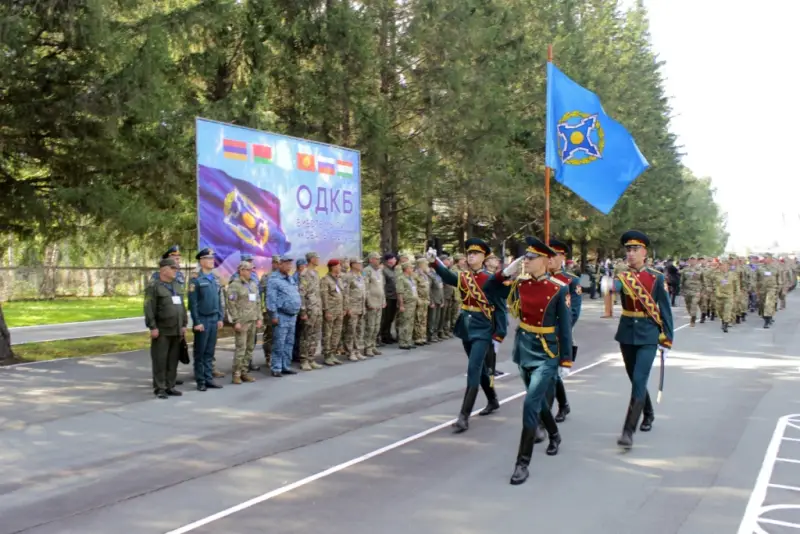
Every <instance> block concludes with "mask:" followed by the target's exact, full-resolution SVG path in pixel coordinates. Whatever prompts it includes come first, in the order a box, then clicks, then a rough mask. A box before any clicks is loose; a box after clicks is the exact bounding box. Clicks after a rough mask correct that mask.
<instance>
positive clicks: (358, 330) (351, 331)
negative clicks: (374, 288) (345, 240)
mask: <svg viewBox="0 0 800 534" xmlns="http://www.w3.org/2000/svg"><path fill="white" fill-rule="evenodd" d="M363 267H364V266H363V264H362V262H361V260H360V259H358V258H350V271H349V272H348V273H347V275H345V278H344V285H345V286H346V290H345V310H346V314H345V317H347V323H346V324H347V330H346V331H345V332H344V333H343V334H342V338H343V339H344V350H345V353H347V355H348V356H347V358H348V359H349V360H350V361H351V362H356V361H359V360H366V359H367V358H366V357H365V354H364V352H365V351H364V321H365V318H364V312H365V311H366V309H367V307H366V302H367V288H366V282H365V280H364V274H363V272H362V268H363Z"/></svg>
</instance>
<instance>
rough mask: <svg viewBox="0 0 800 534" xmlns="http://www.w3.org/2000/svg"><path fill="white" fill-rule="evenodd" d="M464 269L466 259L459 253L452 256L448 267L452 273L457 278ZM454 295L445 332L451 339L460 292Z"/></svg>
mask: <svg viewBox="0 0 800 534" xmlns="http://www.w3.org/2000/svg"><path fill="white" fill-rule="evenodd" d="M466 268H467V257H466V256H464V255H463V254H462V253H460V252H457V253H455V254H453V266H452V267H450V270H451V271H453V272H454V273H455V274H456V276H458V273H460V272H461V271H464V270H466ZM454 293H455V294H454V298H453V304H452V307H451V308H450V313H451V315H450V324H449V325H448V327H447V331H448V333H449V334H450V336H449V337H453V335H454V334H453V330H454V329H455V327H456V321H458V316H459V315H460V314H461V292H460V291H454Z"/></svg>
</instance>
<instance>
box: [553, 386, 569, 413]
mask: <svg viewBox="0 0 800 534" xmlns="http://www.w3.org/2000/svg"><path fill="white" fill-rule="evenodd" d="M556 400H557V401H558V413H557V414H556V419H555V420H556V423H563V422H564V420H565V419H566V418H567V415H569V412H570V411H571V410H570V409H569V402H567V390H566V389H565V388H564V382H562V381H561V380H556Z"/></svg>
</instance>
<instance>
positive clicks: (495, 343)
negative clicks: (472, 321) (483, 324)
mask: <svg viewBox="0 0 800 534" xmlns="http://www.w3.org/2000/svg"><path fill="white" fill-rule="evenodd" d="M492 347H494V353H495V354H497V353H498V352H499V351H500V342H499V341H495V340H494V339H493V340H492Z"/></svg>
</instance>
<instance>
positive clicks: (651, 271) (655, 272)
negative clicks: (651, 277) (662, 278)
mask: <svg viewBox="0 0 800 534" xmlns="http://www.w3.org/2000/svg"><path fill="white" fill-rule="evenodd" d="M645 269H647V270H648V271H650V274H655V275H659V274H663V273H662V272H661V271H657V270H655V269H653V268H652V267H645Z"/></svg>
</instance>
